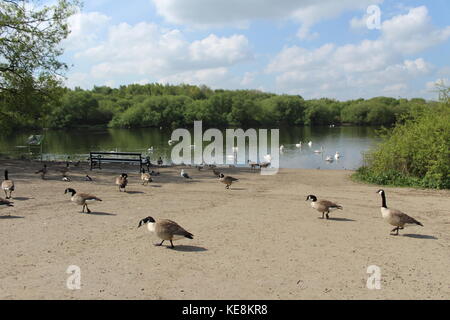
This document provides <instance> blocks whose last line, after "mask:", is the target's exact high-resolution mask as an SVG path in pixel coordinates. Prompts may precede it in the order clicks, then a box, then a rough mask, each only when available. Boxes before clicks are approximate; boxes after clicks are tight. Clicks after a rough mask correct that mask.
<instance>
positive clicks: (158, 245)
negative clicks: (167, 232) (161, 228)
mask: <svg viewBox="0 0 450 320" xmlns="http://www.w3.org/2000/svg"><path fill="white" fill-rule="evenodd" d="M164 241H165V240H163V241H161V243H156V244H155V245H154V246H155V247H161V246H162V245H163V243H164Z"/></svg>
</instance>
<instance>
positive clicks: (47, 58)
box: [0, 0, 79, 128]
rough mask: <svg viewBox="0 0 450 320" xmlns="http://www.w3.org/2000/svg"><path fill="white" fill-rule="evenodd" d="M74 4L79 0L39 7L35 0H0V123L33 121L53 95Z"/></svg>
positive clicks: (64, 68)
mask: <svg viewBox="0 0 450 320" xmlns="http://www.w3.org/2000/svg"><path fill="white" fill-rule="evenodd" d="M78 5H79V2H78V0H58V1H57V2H56V4H54V5H47V6H43V7H42V6H40V3H38V2H37V1H30V0H0V114H1V115H2V117H0V127H2V128H7V127H8V125H9V122H11V121H12V122H19V123H20V122H24V123H27V122H29V121H31V119H33V118H36V116H37V114H39V109H40V108H41V107H42V106H43V105H44V104H45V103H48V99H51V98H53V97H54V95H53V94H52V93H53V92H54V90H57V87H58V85H59V81H58V79H59V78H60V76H61V75H62V73H63V72H64V71H65V70H66V69H67V65H66V64H64V63H63V62H61V61H60V60H59V57H60V56H61V54H62V53H63V51H62V48H61V47H60V46H59V44H60V42H61V41H62V40H63V39H65V38H66V37H67V35H68V34H69V29H68V25H67V18H68V17H69V16H71V15H72V14H73V13H74V12H75V9H76V7H77V6H78ZM30 99H33V103H30ZM15 125H17V123H16V124H15ZM9 127H11V125H9Z"/></svg>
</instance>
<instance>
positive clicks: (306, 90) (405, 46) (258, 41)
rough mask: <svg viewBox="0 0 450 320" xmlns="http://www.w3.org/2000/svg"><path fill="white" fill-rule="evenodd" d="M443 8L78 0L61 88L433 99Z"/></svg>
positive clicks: (447, 25)
mask: <svg viewBox="0 0 450 320" xmlns="http://www.w3.org/2000/svg"><path fill="white" fill-rule="evenodd" d="M449 13H450V1H448V0H430V1H414V0H411V1H409V0H404V1H389V0H384V1H383V0H339V1H337V0H321V1H315V0H127V1H117V0H84V5H83V8H82V9H81V11H80V12H78V13H77V14H75V15H74V16H72V17H71V18H70V20H69V25H70V30H71V33H70V35H69V37H68V38H67V39H66V40H64V42H63V44H62V45H63V47H64V49H65V53H64V55H63V57H62V59H63V60H64V61H65V62H66V63H68V64H69V65H70V69H69V71H68V72H67V75H66V76H67V80H66V85H67V86H68V87H70V88H74V87H81V88H84V89H92V88H93V86H103V85H107V86H110V87H119V86H120V85H127V84H132V83H139V84H145V83H155V82H157V83H162V84H180V83H186V84H193V85H207V86H208V87H211V88H213V89H233V90H234V89H239V90H241V89H256V90H261V91H265V92H273V93H277V94H294V95H301V96H302V97H304V98H305V99H313V98H322V97H327V98H334V99H338V100H348V99H358V98H371V97H375V96H389V97H394V98H399V97H403V98H414V97H423V98H426V99H436V97H437V93H436V90H435V83H436V82H443V83H444V84H449V83H450V82H449V79H450V41H449V40H450V21H449V19H448V17H449Z"/></svg>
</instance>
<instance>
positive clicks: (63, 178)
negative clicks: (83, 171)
mask: <svg viewBox="0 0 450 320" xmlns="http://www.w3.org/2000/svg"><path fill="white" fill-rule="evenodd" d="M62 181H65V182H70V178H69V177H68V176H63V177H62Z"/></svg>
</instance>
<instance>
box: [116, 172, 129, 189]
mask: <svg viewBox="0 0 450 320" xmlns="http://www.w3.org/2000/svg"><path fill="white" fill-rule="evenodd" d="M127 184H128V175H127V174H126V173H122V174H121V175H120V176H118V177H117V178H116V185H118V186H119V191H120V192H121V191H122V189H123V191H125V188H126V187H127ZM125 192H126V191H125Z"/></svg>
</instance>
